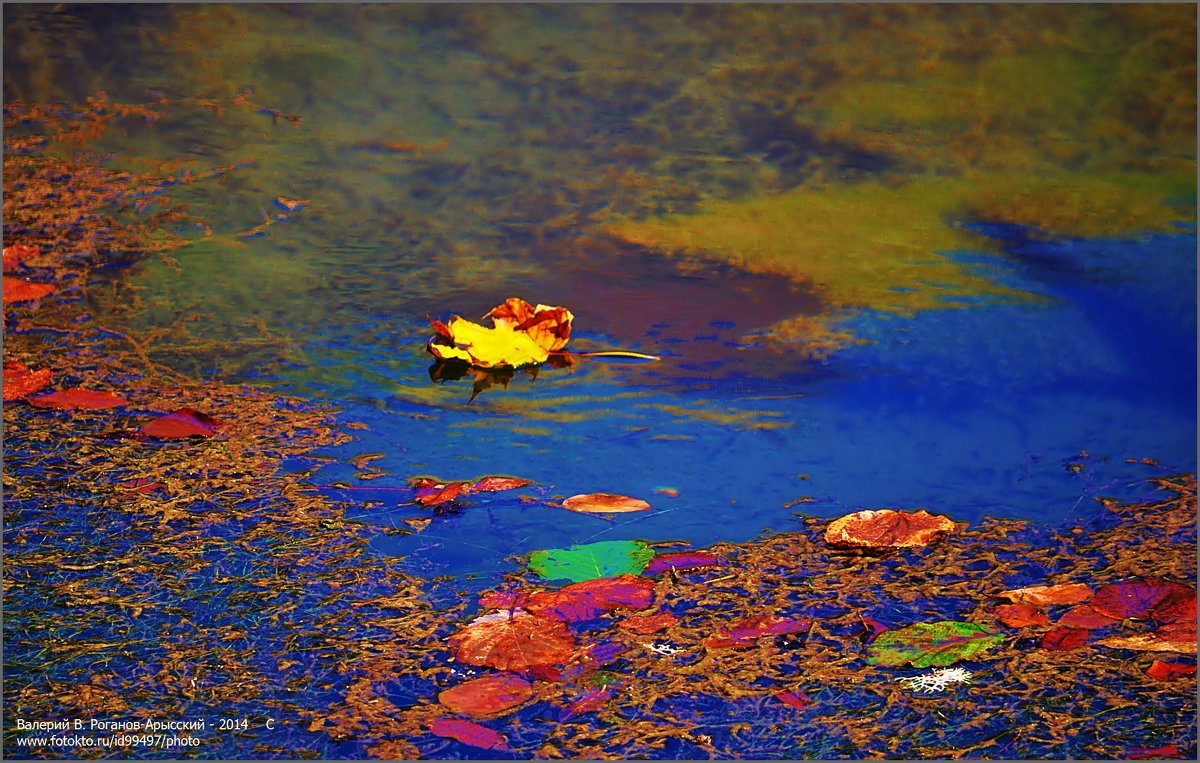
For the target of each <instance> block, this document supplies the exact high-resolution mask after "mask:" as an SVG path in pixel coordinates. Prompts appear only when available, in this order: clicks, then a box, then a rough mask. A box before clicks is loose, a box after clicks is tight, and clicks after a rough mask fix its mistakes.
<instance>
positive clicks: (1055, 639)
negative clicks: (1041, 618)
mask: <svg viewBox="0 0 1200 763" xmlns="http://www.w3.org/2000/svg"><path fill="white" fill-rule="evenodd" d="M1090 635H1091V631H1089V630H1087V629H1086V628H1072V627H1070V626H1068V625H1060V626H1058V627H1057V628H1052V629H1051V630H1049V631H1047V632H1046V634H1045V635H1043V636H1042V649H1049V650H1050V651H1052V652H1066V651H1068V650H1071V649H1075V648H1077V647H1081V646H1083V645H1084V644H1086V643H1087V640H1088V637H1089V636H1090Z"/></svg>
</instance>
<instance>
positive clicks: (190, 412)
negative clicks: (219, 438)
mask: <svg viewBox="0 0 1200 763" xmlns="http://www.w3.org/2000/svg"><path fill="white" fill-rule="evenodd" d="M222 426H223V424H222V423H221V422H220V421H217V420H216V419H214V418H213V417H212V416H209V415H208V414H207V413H201V412H200V411H197V410H195V409H194V408H180V409H179V410H177V411H175V412H174V413H168V414H167V415H165V416H160V417H158V418H157V419H155V420H153V421H151V422H150V423H148V424H145V425H143V426H142V428H141V429H139V430H138V434H140V435H143V436H145V437H154V438H157V439H159V440H180V439H183V438H185V437H212V436H213V435H214V434H216V432H217V429H219V428H220V427H222Z"/></svg>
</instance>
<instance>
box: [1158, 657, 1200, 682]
mask: <svg viewBox="0 0 1200 763" xmlns="http://www.w3.org/2000/svg"><path fill="white" fill-rule="evenodd" d="M1146 675H1148V676H1150V677H1151V678H1153V679H1154V680H1156V681H1171V680H1173V679H1176V678H1180V677H1182V676H1194V675H1196V666H1195V665H1181V664H1179V663H1176V662H1163V661H1162V660H1155V661H1154V662H1151V663H1150V667H1148V668H1146Z"/></svg>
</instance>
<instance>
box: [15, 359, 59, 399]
mask: <svg viewBox="0 0 1200 763" xmlns="http://www.w3.org/2000/svg"><path fill="white" fill-rule="evenodd" d="M52 381H54V372H53V371H51V370H50V369H49V368H43V369H40V370H38V371H32V370H30V368H29V367H28V366H26V365H25V364H24V363H22V362H20V361H16V360H14V361H10V362H8V363H5V364H4V399H5V400H6V401H7V400H20V399H21V398H23V397H25V396H26V395H31V394H33V393H34V392H37V391H38V390H40V389H45V388H46V387H48V386H50V382H52Z"/></svg>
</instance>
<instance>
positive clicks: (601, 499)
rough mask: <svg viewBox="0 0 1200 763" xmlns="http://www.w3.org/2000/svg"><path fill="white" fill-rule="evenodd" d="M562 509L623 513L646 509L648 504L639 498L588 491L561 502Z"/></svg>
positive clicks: (593, 512)
mask: <svg viewBox="0 0 1200 763" xmlns="http://www.w3.org/2000/svg"><path fill="white" fill-rule="evenodd" d="M562 505H563V508H564V509H569V510H570V511H578V512H581V513H585V514H623V513H627V512H631V511H646V510H647V509H649V508H650V504H648V503H646V502H645V501H643V500H642V499H640V498H630V497H629V496H626V495H613V494H612V493H588V494H586V495H573V496H571V497H570V498H567V499H566V500H564V501H563V503H562Z"/></svg>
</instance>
